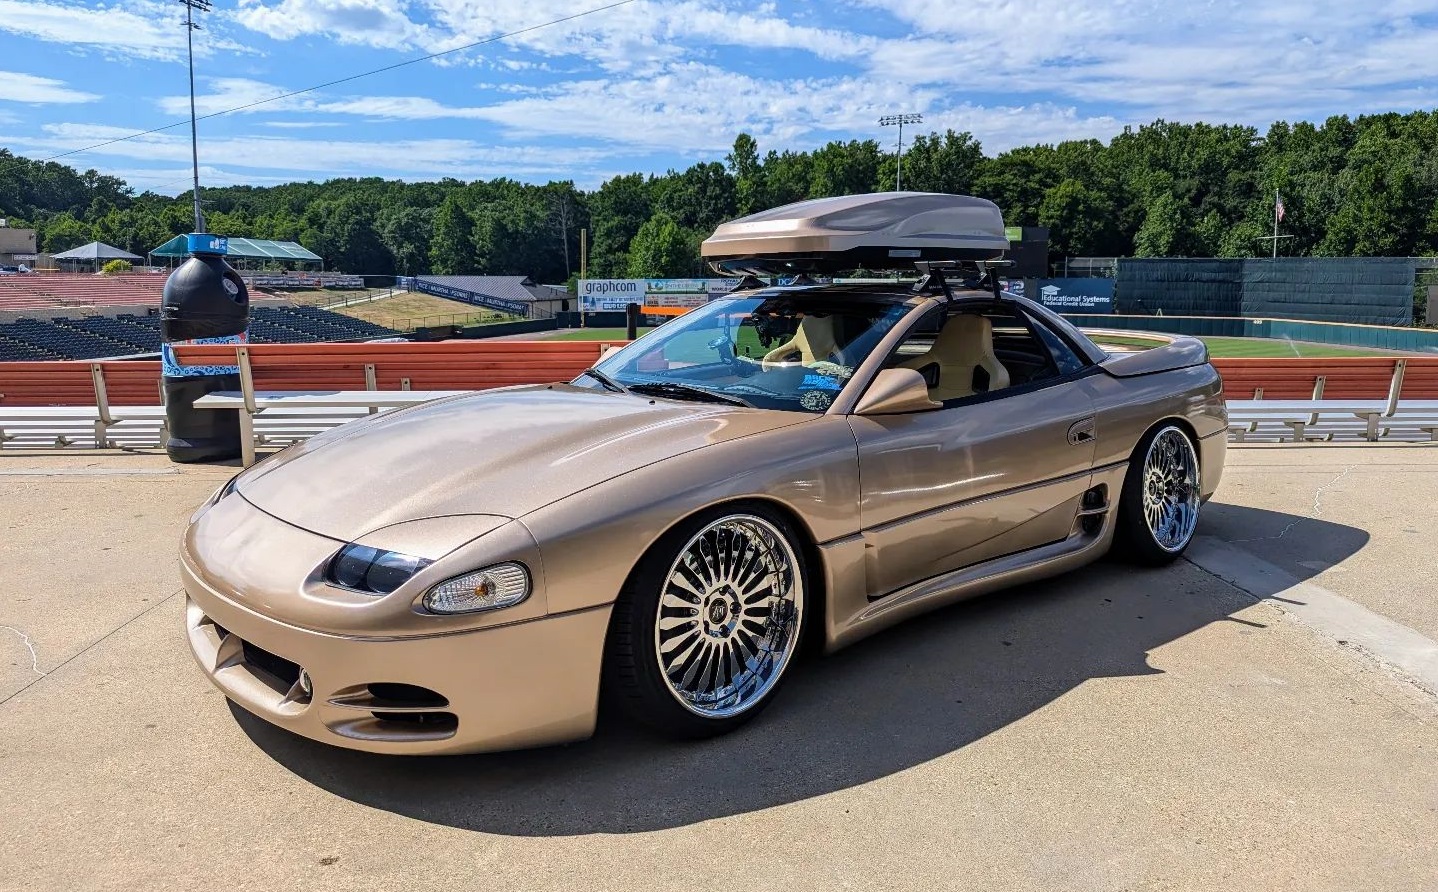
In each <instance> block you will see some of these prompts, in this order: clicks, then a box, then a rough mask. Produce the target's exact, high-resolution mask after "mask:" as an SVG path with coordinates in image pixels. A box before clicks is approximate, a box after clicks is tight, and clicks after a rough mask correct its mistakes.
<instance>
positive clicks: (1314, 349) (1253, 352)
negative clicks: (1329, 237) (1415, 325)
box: [1094, 334, 1383, 358]
mask: <svg viewBox="0 0 1438 892" xmlns="http://www.w3.org/2000/svg"><path fill="white" fill-rule="evenodd" d="M1094 340H1095V341H1096V342H1097V343H1098V344H1099V345H1100V346H1102V345H1105V344H1110V345H1113V346H1115V347H1152V346H1153V344H1154V342H1153V341H1152V340H1149V339H1148V338H1144V337H1139V336H1134V337H1124V336H1123V335H1106V334H1105V335H1098V336H1096V337H1095V338H1094ZM1199 340H1201V341H1203V342H1204V343H1205V344H1207V345H1208V353H1209V355H1210V356H1214V357H1221V358H1229V357H1237V356H1253V357H1263V358H1273V357H1285V356H1289V357H1294V356H1296V357H1309V358H1320V357H1324V356H1375V355H1379V354H1381V353H1382V352H1383V351H1381V350H1368V349H1365V348H1363V347H1335V346H1333V345H1331V344H1313V343H1309V342H1307V341H1280V340H1277V339H1275V338H1220V337H1204V338H1199Z"/></svg>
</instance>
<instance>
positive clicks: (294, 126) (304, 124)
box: [260, 121, 344, 130]
mask: <svg viewBox="0 0 1438 892" xmlns="http://www.w3.org/2000/svg"><path fill="white" fill-rule="evenodd" d="M260 126H261V127H278V128H280V129H282V130H312V129H314V128H316V127H343V126H344V122H343V121H261V122H260Z"/></svg>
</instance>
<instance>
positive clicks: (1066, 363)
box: [1029, 316, 1088, 375]
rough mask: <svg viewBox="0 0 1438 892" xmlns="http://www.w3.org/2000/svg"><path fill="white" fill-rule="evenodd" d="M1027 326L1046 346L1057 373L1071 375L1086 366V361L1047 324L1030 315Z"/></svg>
mask: <svg viewBox="0 0 1438 892" xmlns="http://www.w3.org/2000/svg"><path fill="white" fill-rule="evenodd" d="M1029 326H1030V327H1031V328H1032V329H1033V331H1034V333H1035V334H1037V335H1038V337H1039V340H1041V341H1043V342H1044V346H1045V347H1046V348H1048V351H1049V355H1050V356H1051V357H1053V361H1054V365H1055V366H1057V367H1058V370H1059V374H1061V375H1072V374H1074V373H1076V372H1081V371H1083V370H1084V369H1086V368H1088V363H1086V362H1084V361H1083V359H1081V358H1080V357H1079V355H1078V354H1077V353H1075V352H1074V351H1073V348H1072V347H1070V346H1069V345H1068V344H1067V343H1066V342H1065V341H1064V339H1063V338H1061V337H1059V336H1058V335H1057V334H1055V333H1054V331H1053V330H1052V329H1051V328H1049V327H1048V326H1047V325H1044V323H1043V322H1042V321H1041V320H1039V319H1035V318H1033V317H1032V316H1030V317H1029Z"/></svg>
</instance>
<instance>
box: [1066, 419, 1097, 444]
mask: <svg viewBox="0 0 1438 892" xmlns="http://www.w3.org/2000/svg"><path fill="white" fill-rule="evenodd" d="M1097 436H1098V435H1097V434H1096V433H1095V427H1094V419H1092V418H1084V419H1081V420H1079V421H1075V422H1074V423H1073V424H1071V425H1069V445H1070V446H1082V445H1083V444H1085V443H1092V442H1093V441H1094V440H1095V439H1096V438H1097Z"/></svg>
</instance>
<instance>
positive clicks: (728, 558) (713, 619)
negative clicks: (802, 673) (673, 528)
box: [654, 514, 804, 719]
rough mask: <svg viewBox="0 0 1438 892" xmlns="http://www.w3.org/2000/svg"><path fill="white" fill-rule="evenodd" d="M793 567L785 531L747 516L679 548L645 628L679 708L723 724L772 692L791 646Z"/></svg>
mask: <svg viewBox="0 0 1438 892" xmlns="http://www.w3.org/2000/svg"><path fill="white" fill-rule="evenodd" d="M798 567H799V562H798V559H797V558H796V557H795V555H794V549H793V547H792V546H790V544H789V542H788V540H787V539H786V538H785V536H784V534H783V533H782V532H780V531H779V529H778V528H777V527H775V526H774V525H773V524H772V523H770V522H769V521H767V520H765V519H764V518H761V517H755V516H753V515H749V514H736V515H731V516H729V517H723V518H720V519H719V520H716V521H714V522H713V523H710V524H708V525H707V526H705V527H704V528H703V529H701V530H700V531H699V532H698V533H696V534H695V535H694V536H693V537H692V538H691V539H690V540H689V541H688V543H687V544H686V545H685V546H684V548H683V549H681V550H680V552H679V557H678V558H676V559H675V561H674V563H673V564H672V565H671V566H670V568H669V573H668V574H667V575H666V576H665V578H664V582H663V588H662V590H661V591H660V596H659V611H658V614H657V616H656V619H655V626H654V649H655V654H656V655H657V656H658V659H659V668H660V671H661V672H662V674H663V677H664V683H665V687H666V688H667V689H668V690H669V693H670V694H672V695H673V696H674V698H675V699H676V700H678V701H679V703H680V705H682V706H683V707H684V708H685V709H687V710H689V711H690V712H692V713H694V714H696V715H699V716H702V717H704V718H709V719H723V718H728V717H730V716H736V715H739V714H740V713H743V712H745V711H746V710H748V709H750V708H751V707H753V706H754V705H755V704H757V703H759V702H760V701H761V700H763V699H764V697H765V696H766V695H767V694H768V693H769V691H770V690H772V689H773V687H774V685H775V684H777V683H778V681H779V678H780V677H781V676H782V675H783V674H784V668H785V667H786V666H787V665H788V663H789V660H790V658H791V657H792V656H793V655H794V651H795V649H796V648H797V646H798V643H799V632H800V630H801V626H802V622H803V616H804V582H803V579H802V574H800V573H799V571H798Z"/></svg>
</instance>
